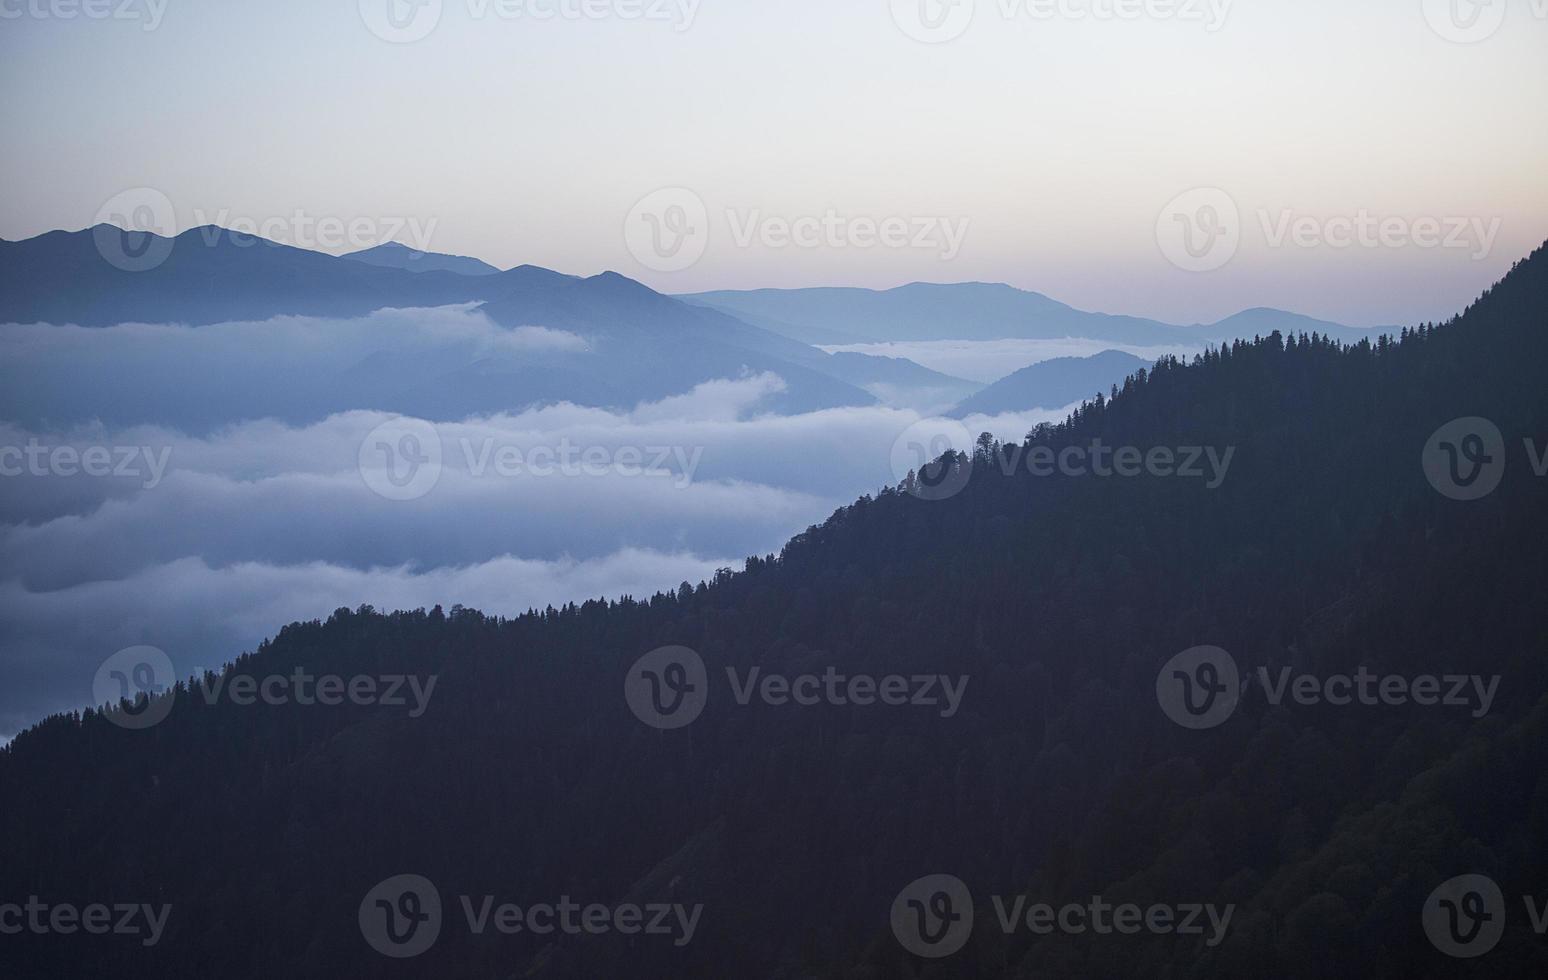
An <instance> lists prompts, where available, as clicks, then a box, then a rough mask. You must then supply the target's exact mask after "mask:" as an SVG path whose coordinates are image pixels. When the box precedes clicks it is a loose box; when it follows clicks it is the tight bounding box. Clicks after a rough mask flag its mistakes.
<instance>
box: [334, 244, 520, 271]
mask: <svg viewBox="0 0 1548 980" xmlns="http://www.w3.org/2000/svg"><path fill="white" fill-rule="evenodd" d="M343 257H344V258H346V259H352V260H354V261H356V262H364V263H365V264H366V265H379V266H385V267H386V268H389V269H407V270H408V271H410V272H455V273H458V274H459V275H464V276H493V275H498V274H499V272H500V270H499V269H496V268H495V267H494V266H492V265H490V264H489V263H488V262H485V261H484V260H483V259H475V258H471V257H469V256H466V255H446V254H444V253H442V252H420V251H416V250H414V249H412V248H410V247H408V246H407V245H403V244H401V243H399V242H387V243H385V244H382V245H377V246H375V247H374V248H364V249H361V250H360V251H358V252H350V253H349V254H348V255H345V256H343Z"/></svg>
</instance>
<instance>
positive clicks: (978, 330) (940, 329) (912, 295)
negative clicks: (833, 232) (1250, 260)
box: [682, 282, 1196, 345]
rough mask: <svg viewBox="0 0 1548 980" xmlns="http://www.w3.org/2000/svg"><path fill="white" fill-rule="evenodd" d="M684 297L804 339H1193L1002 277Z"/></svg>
mask: <svg viewBox="0 0 1548 980" xmlns="http://www.w3.org/2000/svg"><path fill="white" fill-rule="evenodd" d="M682 298H683V299H685V300H687V301H689V302H694V303H701V304H704V305H707V306H712V307H715V308H717V309H723V310H725V311H726V312H728V313H731V314H733V315H736V316H743V317H751V318H753V319H755V320H756V321H757V322H758V323H759V324H760V325H762V326H764V327H765V328H766V329H769V330H775V331H779V330H781V329H782V328H783V330H786V331H789V333H788V334H787V336H791V337H794V338H795V339H797V340H801V341H803V342H804V343H809V344H824V345H840V344H864V343H884V342H888V341H892V342H897V341H907V340H1005V339H1010V338H1017V339H1059V338H1063V337H1093V338H1099V339H1102V340H1110V341H1113V342H1115V343H1125V344H1146V345H1152V344H1164V343H1193V342H1194V341H1195V340H1196V335H1195V334H1194V333H1193V332H1192V331H1190V330H1189V329H1187V328H1184V327H1177V326H1172V325H1171V324H1166V323H1160V322H1158V321H1156V320H1146V319H1142V318H1140V317H1130V316H1111V315H1109V314H1106V313H1087V312H1085V311H1083V310H1077V309H1075V308H1073V307H1070V306H1066V305H1064V304H1063V303H1060V302H1058V301H1057V300H1052V299H1049V298H1048V297H1047V296H1044V295H1042V294H1041V293H1033V292H1028V291H1026V290H1022V289H1016V288H1014V287H1012V286H1007V285H1004V284H1002V283H982V282H970V283H952V284H938V283H923V282H916V283H911V284H909V285H907V286H899V287H897V288H896V289H887V290H873V289H854V288H848V287H822V288H814V289H754V290H748V291H745V292H738V291H721V292H708V293H695V294H693V295H689V296H685V297H682Z"/></svg>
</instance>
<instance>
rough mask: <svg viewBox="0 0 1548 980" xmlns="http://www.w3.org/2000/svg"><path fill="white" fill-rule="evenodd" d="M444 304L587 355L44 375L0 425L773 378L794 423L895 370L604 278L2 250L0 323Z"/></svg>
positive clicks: (247, 243) (195, 420)
mask: <svg viewBox="0 0 1548 980" xmlns="http://www.w3.org/2000/svg"><path fill="white" fill-rule="evenodd" d="M382 254H385V255H387V256H388V257H392V256H397V257H398V258H405V257H404V255H403V252H402V251H401V250H394V249H388V251H387V252H386V253H381V252H380V251H377V256H378V258H380V256H381V255H382ZM142 255H151V256H156V257H158V258H159V261H157V262H155V263H154V264H148V265H147V267H145V268H143V269H138V270H136V269H134V268H131V269H124V268H120V267H118V266H117V265H114V264H113V263H112V262H110V261H108V258H107V256H112V257H115V258H119V259H120V264H124V265H130V266H131V267H133V266H134V263H133V262H130V261H125V260H124V257H125V256H129V257H136V256H142ZM407 261H412V260H407ZM443 264H445V263H443ZM455 304H474V305H475V306H476V308H477V309H478V310H480V311H482V313H484V314H486V315H487V316H489V317H490V318H491V319H492V320H493V321H494V322H496V323H497V324H499V325H501V326H504V327H509V328H516V327H522V326H542V327H546V328H549V329H551V330H562V331H567V332H571V333H574V334H575V335H577V336H578V337H581V338H582V339H583V340H584V341H585V345H584V349H574V348H572V349H566V350H560V351H551V352H545V353H533V352H524V353H520V354H512V353H507V354H503V355H489V356H480V357H478V358H477V359H464V360H463V361H461V362H456V363H442V362H440V361H437V360H435V359H429V360H425V359H423V358H422V357H421V356H420V355H419V354H418V353H408V354H403V355H400V356H398V357H396V359H395V358H394V356H393V355H391V354H384V355H380V356H376V357H373V358H372V359H371V360H370V361H368V362H362V363H361V364H359V365H357V367H356V369H354V370H349V371H345V372H343V373H340V374H336V375H331V376H325V377H315V378H310V379H309V378H305V377H298V378H296V379H295V383H294V384H291V385H288V386H287V387H286V388H285V389H284V390H277V389H272V388H270V389H260V390H255V391H250V392H243V391H240V390H232V389H231V388H230V387H228V385H227V382H226V380H225V379H222V378H218V377H209V376H205V377H199V376H193V377H189V378H185V379H180V381H179V384H178V386H177V390H175V391H169V390H166V386H147V385H145V384H144V383H143V381H141V382H136V380H135V379H132V378H127V377H123V376H121V375H118V376H115V375H113V374H112V373H111V372H108V373H106V374H105V376H104V377H102V378H100V379H92V380H93V381H94V383H90V384H83V383H82V382H83V379H82V378H80V377H79V375H78V373H77V371H78V368H77V367H74V366H69V365H65V366H62V367H61V368H60V371H59V372H58V373H55V374H50V373H49V372H48V371H47V370H42V371H39V370H32V369H28V370H26V371H20V369H18V370H19V371H20V373H19V374H18V376H16V377H14V378H7V380H9V381H12V384H10V385H9V386H8V390H7V391H6V393H5V394H4V395H0V411H4V412H5V413H6V415H7V417H9V418H13V419H17V420H20V421H23V422H31V421H34V420H36V419H38V418H49V419H53V420H55V421H67V420H70V419H90V418H97V419H101V420H103V421H108V422H115V423H120V424H126V423H130V424H132V423H138V422H148V421H159V422H163V423H167V424H173V425H178V426H180V427H184V428H191V429H199V428H207V427H209V426H212V425H219V424H221V423H224V422H228V421H232V420H235V419H240V418H251V417H262V416H272V417H276V418H280V419H283V420H286V421H291V422H304V421H310V420H313V419H315V418H318V417H320V416H322V415H326V414H328V413H330V412H334V411H344V410H348V409H351V408H360V407H362V406H367V407H373V408H379V409H382V410H388V411H398V412H405V413H410V414H415V415H419V416H422V417H429V418H451V417H459V418H460V417H463V416H466V415H469V414H473V413H488V412H498V411H515V410H519V409H521V408H524V407H527V406H530V405H535V404H548V403H552V402H558V401H569V402H574V403H576V404H581V405H592V406H599V407H607V408H632V407H633V406H635V405H636V404H638V403H640V402H643V401H651V400H657V399H660V398H664V397H667V396H670V395H676V394H680V393H682V392H684V391H687V390H688V389H690V388H692V387H693V386H694V385H696V384H699V383H702V382H705V381H711V380H717V379H722V378H736V377H740V376H743V375H746V374H759V373H764V372H768V373H772V374H775V375H777V376H778V377H779V378H780V379H781V380H782V381H783V382H784V389H783V391H781V392H779V393H777V394H775V395H773V396H771V397H770V399H769V400H768V402H767V404H766V405H765V406H764V407H765V408H766V409H767V410H771V411H780V412H803V411H813V410H816V409H821V408H832V407H838V406H847V405H869V404H873V403H874V402H875V401H876V399H875V397H874V396H873V395H871V394H869V393H867V392H866V391H864V390H863V388H862V386H864V385H867V384H870V383H872V382H873V381H874V380H876V379H877V378H879V377H887V376H890V374H891V373H892V370H893V369H892V367H891V365H888V364H886V363H884V362H881V361H878V362H876V363H875V364H874V365H868V364H867V363H866V362H865V361H862V360H856V359H853V358H845V359H834V358H832V357H831V356H830V355H828V354H826V353H824V352H823V351H820V350H817V349H815V348H812V347H810V346H808V345H805V344H802V343H800V342H798V341H793V340H791V339H789V338H787V337H783V336H780V335H778V334H774V333H770V332H768V331H765V330H761V329H759V328H757V327H753V326H751V325H749V324H746V323H743V322H741V321H739V320H737V319H735V318H734V317H732V316H729V315H727V314H724V313H720V312H717V311H714V310H708V309H705V308H703V307H700V306H694V305H690V304H686V303H681V302H678V301H677V300H674V299H671V298H669V297H666V296H663V295H661V294H660V293H657V292H655V291H653V290H651V289H649V288H647V287H645V286H643V285H641V284H639V283H637V282H634V281H633V280H630V279H626V278H625V277H623V276H620V275H618V274H616V273H603V274H601V275H597V276H591V277H585V278H583V277H579V276H571V275H565V274H563V273H559V272H553V271H550V270H548V269H542V268H538V267H535V266H519V267H517V268H513V269H508V270H505V271H503V272H496V273H494V274H487V275H466V274H461V273H460V272H454V271H447V270H446V269H431V270H427V271H410V270H409V269H407V268H403V267H398V266H394V265H391V264H388V265H374V264H370V263H368V262H365V261H359V260H358V256H351V257H343V258H340V257H335V256H330V255H325V254H323V253H319V252H313V251H309V250H306V249H300V248H293V247H290V246H286V245H280V244H276V243H274V242H270V241H267V240H264V239H261V238H255V237H252V236H247V235H241V234H238V233H235V232H231V231H227V230H225V229H220V228H215V227H205V228H195V229H192V230H190V231H187V232H184V233H183V234H181V235H178V236H177V237H176V238H175V239H166V238H158V237H157V236H154V235H149V234H146V233H131V232H124V231H121V230H119V229H117V228H115V227H112V226H108V225H102V226H98V227H96V228H92V229H87V230H85V231H81V232H74V233H68V232H51V233H49V234H46V235H42V236H39V237H37V238H33V239H29V240H27V241H23V242H4V243H0V322H18V323H30V322H37V321H42V322H47V323H56V324H63V323H73V324H80V325H83V326H107V325H111V324H119V323H125V322H140V323H153V324H155V323H173V324H184V325H191V326H207V325H211V324H216V323H226V322H231V321H262V320H268V319H270V318H273V317H277V316H309V317H329V318H354V317H361V316H365V315H367V314H369V313H371V312H373V311H376V310H380V309H384V308H428V307H442V306H448V305H455ZM395 360H396V363H395ZM152 387H154V388H155V390H149V389H150V388H152Z"/></svg>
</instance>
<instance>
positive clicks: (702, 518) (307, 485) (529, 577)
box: [0, 312, 1063, 736]
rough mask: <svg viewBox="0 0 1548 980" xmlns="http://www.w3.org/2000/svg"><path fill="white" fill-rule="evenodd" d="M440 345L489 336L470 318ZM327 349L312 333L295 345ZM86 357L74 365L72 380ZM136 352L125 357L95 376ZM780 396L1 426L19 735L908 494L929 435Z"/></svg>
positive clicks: (6, 657)
mask: <svg viewBox="0 0 1548 980" xmlns="http://www.w3.org/2000/svg"><path fill="white" fill-rule="evenodd" d="M436 322H437V323H439V324H440V325H441V326H447V325H448V324H450V327H449V329H451V330H452V331H453V332H454V333H455V332H456V331H457V330H463V329H470V328H469V327H468V323H467V314H466V313H464V312H459V313H456V315H454V316H452V317H451V319H450V320H438V321H436ZM348 323H355V324H356V326H345V327H343V328H342V329H344V330H345V331H346V332H349V331H354V332H353V333H351V334H350V336H351V337H352V338H353V339H352V340H350V341H349V343H348V344H346V343H344V341H342V340H339V339H338V338H333V339H334V340H337V341H338V343H339V346H338V347H337V348H335V347H333V346H330V345H325V346H327V347H328V351H329V353H326V354H325V355H324V356H325V358H333V359H334V360H335V362H342V361H344V360H348V359H351V358H352V359H355V360H359V359H362V358H369V357H370V355H371V352H372V350H373V349H374V348H372V346H371V344H372V340H371V338H370V335H369V331H362V330H359V329H357V327H358V323H357V322H355V321H348ZM8 329H9V328H8ZM52 329H60V330H61V331H62V332H61V334H60V336H58V337H50V338H42V337H39V336H32V337H31V338H30V339H26V338H24V339H23V340H22V341H18V340H17V339H16V338H15V337H9V338H8V340H7V342H9V343H12V344H15V343H23V342H25V343H32V344H44V345H49V344H60V345H64V346H66V347H69V346H70V345H72V344H75V343H76V342H77V340H78V338H74V337H70V336H67V334H69V333H70V332H71V331H72V329H73V328H52ZM145 329H146V330H147V331H150V332H151V333H154V332H155V331H156V330H161V329H173V330H181V329H182V328H153V327H147V328H145ZM199 329H200V330H204V329H210V328H199ZM409 329H410V327H409V325H408V324H406V323H399V324H397V325H396V326H395V327H391V328H389V330H390V331H393V330H395V331H397V332H398V333H399V334H402V333H403V332H405V331H408V330H409ZM413 329H420V327H414V328H413ZM482 329H483V328H482V327H481V326H480V327H478V328H477V330H475V333H477V331H478V330H482ZM480 336H481V335H480ZM309 337H313V338H314V339H315V335H314V334H313V333H312V332H311V328H308V329H307V330H305V331H302V333H301V334H300V335H293V336H290V337H288V339H287V341H286V345H290V346H295V345H301V346H303V347H304V346H305V345H306V341H307V338H309ZM187 339H188V338H186V337H184V338H183V340H185V341H186V340H187ZM529 340H530V341H535V342H537V343H539V344H551V343H558V344H566V343H569V341H566V340H564V339H563V338H562V337H560V338H555V337H552V336H549V335H548V334H546V333H545V334H533V335H530V336H529V337H527V338H526V339H525V340H524V339H522V337H521V336H520V335H519V334H518V335H516V336H514V337H512V338H510V341H509V342H510V343H513V344H521V343H526V342H527V341H529ZM478 342H479V343H483V342H484V340H479V341H478ZM350 344H352V345H353V350H350V351H348V352H345V351H344V348H346V347H348V346H350ZM131 346H132V345H131ZM281 346H285V345H281ZM91 351H92V348H90V346H89V345H87V346H86V347H82V348H78V349H74V350H73V353H72V354H71V355H70V356H69V357H64V356H63V355H61V360H60V361H59V364H60V365H61V369H63V366H64V365H67V364H68V363H69V362H70V361H71V360H72V359H75V360H86V361H90V360H91V359H92V357H93V356H94V355H93V354H92V353H91ZM119 354H125V356H128V353H127V351H118V350H116V349H115V350H114V351H113V352H111V354H103V355H101V356H103V357H109V356H112V357H116V356H119ZM228 354H229V352H228ZM303 358H304V352H301V351H296V350H290V351H288V352H287V351H268V350H265V351H264V352H263V354H262V359H263V360H264V363H265V364H266V365H268V369H271V370H273V371H274V372H275V374H274V376H273V377H272V378H270V379H269V380H270V382H271V383H273V384H274V385H277V386H280V387H281V388H283V385H284V384H285V383H286V382H285V377H284V371H285V367H284V365H286V364H289V363H292V362H294V361H297V360H299V359H303ZM246 367H247V368H248V369H251V367H252V366H251V365H247V366H246ZM201 369H203V370H218V369H219V365H218V364H207V365H203V366H202V368H201ZM94 370H97V371H99V372H101V371H105V370H106V368H105V367H104V366H103V365H97V366H96V367H95V368H94ZM87 373H88V374H89V373H90V372H87ZM782 388H783V382H782V380H781V379H780V378H778V377H776V376H774V375H771V374H755V375H747V376H743V377H739V378H728V379H721V380H716V381H711V382H707V383H705V384H701V385H699V386H697V387H696V388H694V389H693V390H691V391H687V392H683V393H681V394H680V395H676V396H673V397H670V398H665V399H662V400H660V401H655V402H650V403H645V404H641V405H638V406H636V407H634V408H633V409H631V410H629V411H618V412H613V411H606V410H602V409H596V408H583V407H577V406H574V405H569V404H560V405H552V406H548V407H544V408H536V409H529V410H525V411H518V412H512V413H508V414H495V415H489V416H476V417H472V418H467V419H463V420H460V421H453V422H446V421H436V422H433V423H432V422H423V421H419V420H412V419H411V420H404V419H402V418H401V417H399V416H395V415H393V414H390V413H386V412H380V411H369V410H358V409H357V410H351V411H342V412H337V413H334V414H330V415H327V416H326V417H323V418H322V419H320V420H318V421H315V422H311V423H308V424H287V423H285V422H283V421H277V420H274V419H260V420H250V421H243V422H239V423H237V424H233V425H225V426H221V427H218V428H215V429H212V430H210V431H208V432H204V433H200V434H194V435H190V434H187V433H186V432H184V431H180V430H178V429H176V428H172V427H166V426H162V425H128V426H123V425H112V424H106V425H105V424H102V423H100V422H87V423H81V424H70V425H65V426H61V427H50V426H48V425H38V424H33V425H26V424H22V423H19V422H17V421H14V420H13V421H11V422H3V423H0V668H3V669H4V671H5V675H6V678H7V683H6V684H5V685H3V687H0V736H3V735H6V734H9V733H11V732H14V731H16V730H17V729H18V728H20V727H24V726H25V725H26V724H28V723H31V722H32V721H36V720H37V719H38V718H40V717H42V716H43V715H44V714H46V713H47V712H49V711H53V710H61V709H67V708H72V707H79V706H81V705H83V704H85V703H87V702H88V701H89V700H90V691H91V683H92V675H93V673H94V672H95V670H96V668H97V666H98V665H99V664H100V663H101V662H102V661H103V660H104V659H105V658H106V657H108V656H109V655H110V654H112V653H114V652H115V651H116V650H119V649H121V648H123V647H127V646H131V645H136V644H148V645H151V646H156V647H160V648H161V649H163V650H165V651H166V652H167V653H168V654H169V655H170V656H171V658H172V660H173V662H174V664H175V665H176V667H177V669H178V670H179V672H181V673H187V672H190V671H192V670H194V669H196V668H200V667H210V666H216V665H218V664H220V663H223V662H226V661H229V660H230V659H232V658H233V657H235V656H236V655H238V654H240V653H241V652H243V651H245V650H249V649H251V648H253V647H254V646H255V645H256V644H257V643H258V642H259V641H260V640H261V639H263V638H264V637H266V636H270V635H273V634H274V633H275V632H276V631H277V630H278V629H279V628H280V627H281V626H283V625H284V624H286V623H288V622H291V621H294V620H297V619H312V618H318V617H325V616H327V615H328V614H329V613H330V612H331V611H332V610H333V609H335V608H337V607H339V606H349V607H354V606H357V605H360V604H362V603H370V604H372V605H374V606H376V607H378V608H381V609H397V608H418V607H429V606H432V605H435V604H437V603H439V604H441V605H443V606H446V607H448V608H449V607H450V606H451V605H453V604H456V603H462V604H464V605H467V606H471V607H475V608H480V609H483V610H485V611H488V612H491V613H502V614H507V615H512V614H516V613H519V612H522V611H524V610H526V609H527V608H529V607H533V606H536V607H542V606H545V605H548V604H550V603H552V604H556V605H557V604H560V603H563V602H566V601H571V600H576V601H580V600H584V599H587V598H593V597H598V596H606V597H617V596H618V595H621V594H625V593H627V594H633V595H637V596H644V595H649V594H650V593H653V592H655V591H657V590H659V589H670V588H673V587H675V586H676V585H677V584H678V583H679V582H681V581H683V580H685V579H686V580H690V581H694V582H697V581H699V580H700V579H703V578H705V577H707V576H708V575H710V574H711V573H712V572H713V571H714V569H715V568H717V567H722V566H728V565H729V566H731V567H740V564H741V560H742V559H743V558H744V557H745V556H747V555H749V554H764V553H768V552H772V551H777V550H778V549H779V547H780V546H781V545H782V544H783V542H784V541H785V540H786V539H788V538H789V536H790V535H792V534H794V533H796V532H798V531H800V530H802V529H804V528H805V527H807V526H809V525H810V524H813V523H816V522H819V521H821V520H823V519H825V518H826V517H827V516H828V514H829V513H831V512H832V510H833V509H834V508H835V507H837V506H840V505H842V504H844V503H847V502H849V501H851V500H853V499H854V497H856V496H857V495H859V494H861V493H867V492H875V491H876V490H878V489H879V488H881V487H882V486H884V485H887V484H890V483H895V482H896V481H897V479H898V478H899V476H901V474H900V473H898V472H896V469H895V467H896V466H897V465H898V464H897V462H896V461H897V460H898V459H899V458H900V456H899V446H900V444H901V443H902V442H903V441H905V440H906V439H908V438H912V436H909V435H908V434H909V433H910V432H912V433H914V435H917V433H918V431H919V426H918V425H916V423H918V422H919V421H920V416H919V415H918V414H917V413H915V412H912V411H906V410H900V409H892V408H884V407H868V408H850V409H834V410H828V411H821V412H813V413H808V414H803V415H794V416H778V415H771V414H767V413H766V412H765V411H764V408H763V406H764V404H765V403H766V401H767V399H768V398H769V397H770V396H771V395H773V394H776V393H778V392H779V391H781V390H782ZM1062 415H1063V412H1038V413H1029V414H1025V415H1014V416H1003V417H999V418H995V419H982V418H977V419H969V420H966V423H965V426H962V427H958V426H956V424H955V423H943V424H942V425H941V430H942V432H943V433H944V434H945V435H946V436H947V437H949V438H951V439H952V440H953V441H955V442H958V443H960V445H959V447H958V448H963V449H966V448H968V446H967V444H966V443H967V442H968V441H969V440H970V437H971V435H976V434H977V433H978V432H979V431H982V430H988V431H992V432H994V433H995V434H996V435H997V436H999V437H1000V438H1003V439H1019V438H1020V437H1021V436H1022V435H1024V434H1025V433H1026V432H1027V430H1028V429H1030V428H1031V427H1032V426H1033V425H1034V424H1036V423H1037V422H1038V421H1042V420H1045V419H1050V418H1055V417H1062ZM405 436H410V437H413V441H412V442H405V441H404V439H405ZM929 442H930V445H931V447H932V448H936V449H938V448H941V446H939V445H937V440H936V437H935V436H934V435H932V436H931V438H930V440H929ZM405 447H407V448H405ZM432 447H433V448H434V450H435V453H432V452H431V449H432ZM400 449H402V450H403V452H404V453H407V454H408V455H410V456H413V457H414V459H418V458H419V456H423V457H424V459H425V460H426V461H427V462H425V463H424V466H425V467H429V469H418V470H415V471H413V477H414V479H413V480H404V481H403V486H402V487H399V486H397V485H395V484H393V483H392V482H384V480H386V478H387V477H388V476H389V475H394V476H402V475H403V474H404V473H405V472H409V471H404V470H403V458H400V455H399V450H400ZM414 454H419V455H418V456H414ZM433 455H438V457H439V459H438V462H437V463H436V464H435V465H434V466H433V467H432V466H431V464H430V462H428V461H429V460H430V459H431V457H432V456H433ZM905 456H906V454H905ZM415 465H416V466H417V465H418V464H417V463H416V464H415ZM426 473H429V474H430V475H432V476H433V480H431V479H428V478H426V476H425V474H426Z"/></svg>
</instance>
